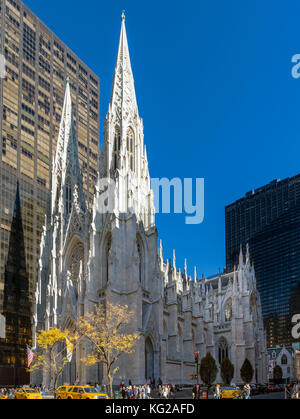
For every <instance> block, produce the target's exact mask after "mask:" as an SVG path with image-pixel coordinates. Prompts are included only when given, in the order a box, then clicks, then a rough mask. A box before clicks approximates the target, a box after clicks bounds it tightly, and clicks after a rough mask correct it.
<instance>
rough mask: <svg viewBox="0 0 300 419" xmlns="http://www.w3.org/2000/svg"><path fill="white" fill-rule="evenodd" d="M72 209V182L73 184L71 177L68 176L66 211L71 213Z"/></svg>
mask: <svg viewBox="0 0 300 419" xmlns="http://www.w3.org/2000/svg"><path fill="white" fill-rule="evenodd" d="M71 209H72V184H71V179H70V178H68V179H67V183H66V212H67V215H69V214H70V213H71Z"/></svg>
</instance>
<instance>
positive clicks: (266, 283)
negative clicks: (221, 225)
mask: <svg viewBox="0 0 300 419" xmlns="http://www.w3.org/2000/svg"><path fill="white" fill-rule="evenodd" d="M225 212H226V263H227V269H232V268H233V267H234V265H235V264H237V263H238V255H239V253H240V246H241V245H242V246H243V247H246V245H247V243H249V247H250V254H251V259H252V261H253V263H254V266H255V270H256V277H257V282H258V290H259V292H260V295H261V299H262V309H263V316H264V322H265V327H266V331H267V343H268V346H269V347H274V346H276V345H291V344H293V343H295V341H294V340H293V338H292V334H291V331H292V323H291V319H292V316H293V314H300V311H299V306H300V175H298V176H295V177H293V178H288V179H285V180H283V181H279V180H276V181H273V182H271V183H270V184H268V185H266V186H264V187H262V188H259V189H257V190H253V191H250V192H249V193H247V194H246V196H245V197H244V198H243V199H240V200H239V201H237V202H235V203H234V204H232V205H229V206H228V207H227V208H226V210H225Z"/></svg>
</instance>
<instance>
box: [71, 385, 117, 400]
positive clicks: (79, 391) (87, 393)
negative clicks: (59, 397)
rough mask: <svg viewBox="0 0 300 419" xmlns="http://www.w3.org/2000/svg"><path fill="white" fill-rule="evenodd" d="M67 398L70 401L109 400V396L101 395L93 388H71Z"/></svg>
mask: <svg viewBox="0 0 300 419" xmlns="http://www.w3.org/2000/svg"><path fill="white" fill-rule="evenodd" d="M66 398H67V399H69V400H87V399H94V400H95V399H96V400H97V399H106V400H107V399H109V397H108V395H107V394H104V393H100V392H99V391H98V390H97V389H96V388H95V387H91V386H74V387H71V388H70V389H69V391H68V393H67V397H66Z"/></svg>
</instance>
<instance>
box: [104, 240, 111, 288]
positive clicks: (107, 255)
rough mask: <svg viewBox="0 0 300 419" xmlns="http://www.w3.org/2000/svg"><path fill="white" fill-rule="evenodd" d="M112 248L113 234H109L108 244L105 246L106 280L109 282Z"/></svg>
mask: <svg viewBox="0 0 300 419" xmlns="http://www.w3.org/2000/svg"><path fill="white" fill-rule="evenodd" d="M110 250H111V236H108V238H107V240H106V246H105V260H106V275H105V281H106V283H108V281H109V256H110Z"/></svg>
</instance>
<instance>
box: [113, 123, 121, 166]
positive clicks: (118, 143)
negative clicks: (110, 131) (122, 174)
mask: <svg viewBox="0 0 300 419" xmlns="http://www.w3.org/2000/svg"><path fill="white" fill-rule="evenodd" d="M120 151H121V133H120V130H119V129H118V128H117V129H116V132H115V138H114V148H113V169H114V170H117V169H118V161H119V158H120Z"/></svg>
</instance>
